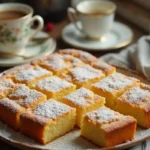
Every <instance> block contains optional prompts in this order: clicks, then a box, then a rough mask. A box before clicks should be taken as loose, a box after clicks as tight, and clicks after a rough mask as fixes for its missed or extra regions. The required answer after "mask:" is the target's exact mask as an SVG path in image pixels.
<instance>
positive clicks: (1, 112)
mask: <svg viewBox="0 0 150 150" xmlns="http://www.w3.org/2000/svg"><path fill="white" fill-rule="evenodd" d="M24 111H25V109H24V108H23V107H21V106H20V105H19V104H17V103H16V102H15V101H13V100H10V99H8V98H3V99H0V119H1V120H3V121H4V122H5V123H7V124H8V125H9V126H11V127H12V128H13V129H15V130H18V129H19V127H20V115H21V113H23V112H24ZM6 116H7V117H6Z"/></svg>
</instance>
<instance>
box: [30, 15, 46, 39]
mask: <svg viewBox="0 0 150 150" xmlns="http://www.w3.org/2000/svg"><path fill="white" fill-rule="evenodd" d="M35 21H38V26H37V28H36V29H34V30H35V32H34V33H33V34H32V35H31V36H30V39H32V38H33V37H34V36H35V35H36V34H37V33H38V32H39V31H41V30H42V29H43V27H44V20H43V18H42V17H41V16H39V15H36V16H34V17H32V19H31V22H30V24H31V25H32V24H33V23H34V22H35Z"/></svg>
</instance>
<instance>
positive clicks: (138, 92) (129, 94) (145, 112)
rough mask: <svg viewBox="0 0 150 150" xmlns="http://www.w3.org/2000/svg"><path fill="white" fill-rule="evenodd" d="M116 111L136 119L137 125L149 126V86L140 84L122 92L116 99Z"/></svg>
mask: <svg viewBox="0 0 150 150" xmlns="http://www.w3.org/2000/svg"><path fill="white" fill-rule="evenodd" d="M115 109H116V110H117V111H119V112H120V113H123V114H128V115H131V116H133V117H135V118H136V119H137V123H138V125H140V126H142V127H144V128H149V127H150V117H149V116H150V86H149V85H144V84H140V85H139V86H137V87H133V88H131V89H129V90H128V91H126V92H125V93H124V94H122V95H121V96H120V97H118V99H117V104H116V108H115Z"/></svg>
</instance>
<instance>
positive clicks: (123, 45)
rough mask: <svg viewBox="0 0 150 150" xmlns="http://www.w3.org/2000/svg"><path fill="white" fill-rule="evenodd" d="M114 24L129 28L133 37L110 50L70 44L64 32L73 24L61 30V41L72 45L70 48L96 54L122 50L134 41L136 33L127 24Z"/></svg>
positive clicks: (109, 48)
mask: <svg viewBox="0 0 150 150" xmlns="http://www.w3.org/2000/svg"><path fill="white" fill-rule="evenodd" d="M114 23H119V24H120V25H123V26H125V27H126V28H128V29H129V30H130V31H131V34H132V35H131V37H130V38H129V39H128V40H126V41H124V42H122V43H119V44H117V45H115V46H112V47H108V48H85V47H82V46H78V45H74V44H72V43H70V42H68V41H67V40H66V39H65V38H64V36H63V32H64V30H65V28H67V26H69V25H71V24H73V23H69V24H67V25H66V26H65V27H64V28H63V29H62V30H61V39H62V40H63V42H64V43H66V44H68V45H70V46H72V47H74V48H77V49H84V50H88V51H95V52H96V51H102V52H105V51H114V50H118V49H120V48H123V47H125V46H127V45H129V44H130V43H131V42H132V41H133V39H134V32H133V30H132V29H131V28H130V27H129V26H128V25H126V24H124V23H122V22H119V21H114Z"/></svg>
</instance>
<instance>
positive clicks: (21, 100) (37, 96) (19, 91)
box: [8, 84, 46, 109]
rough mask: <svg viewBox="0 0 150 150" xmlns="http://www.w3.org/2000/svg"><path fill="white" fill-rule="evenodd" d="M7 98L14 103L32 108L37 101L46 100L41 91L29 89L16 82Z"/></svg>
mask: <svg viewBox="0 0 150 150" xmlns="http://www.w3.org/2000/svg"><path fill="white" fill-rule="evenodd" d="M8 98H10V99H12V100H14V101H15V102H16V103H18V104H19V105H21V106H22V107H24V108H30V109H33V108H34V107H35V106H37V105H38V104H39V103H41V102H43V101H46V95H44V94H43V93H41V92H39V91H36V90H31V89H29V88H28V87H27V86H25V85H23V84H18V85H17V86H16V87H15V88H14V90H13V91H12V93H10V94H9V95H8Z"/></svg>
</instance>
